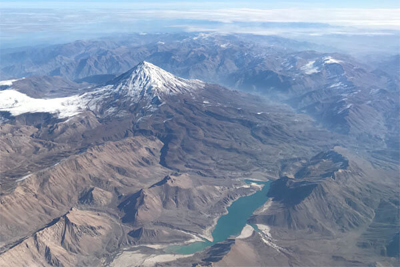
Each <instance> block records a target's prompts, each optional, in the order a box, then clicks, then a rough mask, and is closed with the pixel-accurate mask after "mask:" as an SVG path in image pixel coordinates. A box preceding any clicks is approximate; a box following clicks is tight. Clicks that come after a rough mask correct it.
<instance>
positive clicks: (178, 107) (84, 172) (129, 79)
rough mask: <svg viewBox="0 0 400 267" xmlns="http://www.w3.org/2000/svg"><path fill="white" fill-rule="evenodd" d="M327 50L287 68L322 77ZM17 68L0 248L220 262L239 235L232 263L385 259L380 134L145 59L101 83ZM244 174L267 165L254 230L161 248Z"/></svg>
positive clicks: (221, 203)
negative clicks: (20, 76)
mask: <svg viewBox="0 0 400 267" xmlns="http://www.w3.org/2000/svg"><path fill="white" fill-rule="evenodd" d="M221 38H222V37H221ZM204 42H208V41H206V40H205V41H204ZM212 42H214V40H213V41H212ZM85 47H86V44H82V49H84V48H85ZM85 49H86V48H85ZM136 52H137V53H139V51H136ZM65 53H67V52H65ZM67 54H68V53H67ZM312 56H315V55H314V54H313V55H312ZM325 57H327V56H324V57H323V59H321V60H319V61H318V60H315V63H312V64H309V63H306V64H305V65H307V64H309V65H307V69H305V70H304V69H302V67H298V69H300V70H302V71H307V72H313V73H311V74H310V75H313V74H317V73H316V71H320V72H322V73H321V74H318V75H320V76H321V77H320V78H318V79H325V80H326V79H330V77H331V76H332V75H336V76H338V75H342V74H343V75H344V73H347V72H346V71H343V68H346V67H339V66H341V65H340V64H339V63H337V62H338V61H339V60H342V59H333V58H325ZM299 64H300V63H299ZM314 64H315V65H314ZM328 65H334V66H328ZM336 65H339V66H336ZM303 66H304V65H303ZM300 70H298V71H300ZM293 71H294V70H293ZM29 79H31V78H26V79H25V80H20V81H15V82H11V85H9V87H7V88H5V89H4V90H2V91H0V99H1V100H0V102H1V106H0V111H1V116H2V119H1V125H0V134H1V135H0V153H1V154H0V155H1V157H0V160H1V165H2V166H5V168H3V169H1V177H2V180H1V184H0V185H1V195H0V202H1V206H0V209H1V210H0V214H1V222H2V223H1V224H0V228H1V231H0V233H1V235H0V244H1V252H0V253H1V254H0V261H1V262H10V260H11V259H12V261H11V262H13V264H14V265H16V266H18V265H24V264H27V263H28V262H36V263H37V264H41V265H44V266H73V265H77V266H93V265H101V264H103V265H111V266H113V265H114V266H129V264H131V263H132V260H133V261H135V262H142V263H143V265H152V264H151V262H152V260H154V261H156V262H159V263H160V264H161V265H162V264H164V265H171V266H188V265H192V264H197V263H198V264H201V265H207V264H210V263H211V262H213V264H216V265H230V264H232V262H236V261H238V258H237V257H238V256H237V255H239V254H237V252H239V251H244V252H246V254H247V255H253V256H252V257H241V258H240V260H241V264H243V265H245V266H252V265H260V264H261V265H262V263H265V262H267V261H268V260H267V258H272V261H271V262H273V263H274V264H275V265H285V264H286V265H294V266H299V265H302V266H303V265H304V264H306V265H310V266H311V265H313V266H320V265H356V264H360V265H369V264H378V263H379V264H380V263H384V264H392V265H395V264H396V259H395V258H391V257H392V256H391V255H394V254H393V250H394V249H395V248H396V241H395V238H396V234H397V232H396V231H395V229H396V227H398V220H397V218H396V217H395V215H394V213H393V216H392V215H390V216H388V217H387V212H386V211H392V210H394V209H396V208H398V205H399V204H398V203H399V199H398V195H396V193H397V191H396V187H395V186H394V185H395V183H396V181H397V178H398V174H397V171H398V169H397V167H398V166H397V160H396V157H397V156H398V154H396V151H395V149H394V148H393V149H391V148H387V147H385V146H382V144H383V142H382V141H381V140H375V141H374V142H371V143H360V142H359V140H357V138H355V136H358V135H353V134H352V133H351V132H342V134H339V133H336V132H330V131H328V130H326V129H325V128H322V127H319V126H318V125H316V124H315V121H314V120H313V119H311V118H310V117H309V116H307V115H305V114H296V113H295V112H294V111H293V109H292V108H290V107H289V106H288V105H285V104H278V103H270V102H267V100H265V99H264V98H260V97H257V96H252V95H249V94H246V93H243V92H238V91H231V90H228V89H226V88H224V87H221V86H218V85H213V84H208V83H205V82H202V81H199V80H188V79H183V78H179V77H176V76H174V75H173V74H171V73H169V72H167V71H165V70H163V69H161V68H159V67H157V66H155V65H154V64H152V63H148V62H142V63H140V64H139V65H137V66H135V67H134V68H133V69H131V70H129V71H127V72H125V73H123V74H121V75H120V76H118V77H116V78H114V79H112V80H110V81H108V82H107V83H105V84H104V85H97V86H94V85H90V86H88V87H86V88H82V87H80V86H81V85H79V86H77V87H75V83H74V84H72V83H71V86H72V87H71V90H70V91H68V90H67V89H66V88H65V90H64V89H62V88H64V82H60V87H59V88H60V92H59V94H56V95H52V92H51V91H50V90H47V89H43V90H42V91H39V90H38V89H37V87H30V86H28V85H26V87H23V86H22V85H21V83H22V82H25V83H27V82H30V80H29ZM43 79H45V78H43ZM46 79H47V78H46ZM50 79H56V80H57V82H59V78H49V80H50ZM304 79H305V80H306V78H304ZM338 79H339V78H338ZM340 79H341V78H340ZM346 79H347V78H343V80H340V81H339V80H334V82H343V83H345V82H346V81H347V80H346ZM26 80H27V81H26ZM273 80H274V81H275V80H276V81H278V80H280V78H276V79H275V78H274V79H273ZM55 83H56V82H55ZM24 86H25V85H24ZM29 88H32V91H30V90H29ZM291 90H292V89H290V90H289V92H291ZM75 92H76V93H75ZM290 94H291V93H290ZM43 95H44V96H45V98H41V96H43ZM49 95H52V96H51V97H49ZM313 99H315V98H313ZM389 102H390V101H389ZM29 103H34V104H31V105H29ZM387 103H388V102H384V103H383V104H382V105H381V107H382V110H386V108H388V109H391V108H392V106H390V105H389V104H387ZM343 127H346V126H343ZM375 129H376V130H377V134H378V133H379V134H380V131H382V134H383V136H384V135H385V134H388V132H390V131H389V130H388V128H385V127H384V128H382V129H381V128H379V127H375ZM344 133H345V134H344ZM368 138H370V140H374V138H375V137H371V136H368ZM377 148H379V149H377ZM249 177H251V178H254V179H260V180H263V181H266V180H268V179H272V180H275V181H274V182H273V183H272V185H271V190H270V192H269V196H270V197H271V200H270V201H269V202H267V203H266V204H265V205H264V206H263V207H261V208H260V209H259V210H257V211H256V212H255V213H254V215H253V217H252V218H251V219H250V221H249V222H251V223H254V224H257V225H258V226H259V232H253V233H252V234H251V235H249V236H247V237H244V238H243V237H242V238H241V239H239V238H238V239H235V238H233V237H232V239H228V240H226V241H225V242H222V243H219V244H216V245H215V246H212V247H210V248H207V249H206V250H204V251H200V252H198V253H196V254H194V255H189V256H187V257H185V258H179V257H176V255H175V256H174V255H172V256H171V255H168V254H167V256H166V255H165V254H166V252H165V251H164V250H163V249H164V248H165V246H168V245H172V244H183V243H184V242H193V241H199V240H200V241H201V240H202V239H203V238H205V239H209V238H210V236H211V234H210V233H211V231H212V229H213V227H214V226H215V223H216V220H217V219H218V218H219V217H220V216H221V215H223V214H224V213H226V208H227V207H228V206H229V205H230V204H231V203H232V202H233V201H235V200H236V199H238V198H239V197H241V196H246V195H249V194H252V193H254V192H255V190H258V189H259V188H258V187H257V185H247V184H245V183H244V181H243V180H244V179H245V178H249ZM376 177H379V179H377V178H376ZM83 218H88V220H85V219H83ZM383 224H384V225H383ZM378 233H384V234H383V235H382V236H378ZM293 236H295V237H296V238H293ZM397 236H398V234H397ZM294 240H297V241H296V242H294ZM350 241H351V242H350ZM347 242H350V243H349V244H350V245H348V246H346V248H341V247H343V246H341V244H347ZM89 244H90V245H89ZM303 244H304V246H303ZM319 247H320V248H321V250H318V248H319ZM319 251H322V252H323V253H324V255H323V256H321V257H320V259H318V257H317V254H318V252H319ZM382 251H383V252H382ZM307 253H308V254H307ZM353 253H354V255H356V256H350V255H353ZM21 254H29V255H31V256H30V257H29V258H21V259H19V258H18V257H16V256H15V255H21ZM235 255H236V256H235ZM305 255H310V257H309V259H306V258H305ZM152 257H158V258H156V259H158V260H155V259H153V258H152ZM165 257H166V258H167V260H165ZM169 257H172V258H169Z"/></svg>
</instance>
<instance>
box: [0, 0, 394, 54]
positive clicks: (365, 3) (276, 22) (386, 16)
mask: <svg viewBox="0 0 400 267" xmlns="http://www.w3.org/2000/svg"><path fill="white" fill-rule="evenodd" d="M398 14H400V0H396V1H394V0H379V1H378V0H362V1H361V0H347V1H346V0H335V1H333V0H332V1H317V0H303V1H276V0H275V1H270V0H253V1H224V0H219V1H207V0H206V1H198V0H197V1H194V0H189V1H162V0H157V1H155V0H146V1H142V0H136V1H128V0H119V1H105V0H86V1H77V0H70V1H57V0H41V1H18V0H17V1H15V0H14V1H11V0H0V48H8V47H14V46H24V45H27V44H30V45H31V44H41V43H52V42H53V43H56V42H67V41H71V40H76V39H82V38H96V37H100V36H107V35H110V34H113V33H130V32H176V31H217V32H248V33H255V34H264V35H310V36H315V35H321V34H324V35H327V34H344V35H345V34H365V35H388V34H389V35H390V34H397V33H393V31H398V30H400V16H399V15H398Z"/></svg>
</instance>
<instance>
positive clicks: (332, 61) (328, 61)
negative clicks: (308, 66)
mask: <svg viewBox="0 0 400 267" xmlns="http://www.w3.org/2000/svg"><path fill="white" fill-rule="evenodd" d="M324 63H325V64H339V63H342V61H341V60H338V59H334V58H333V57H331V56H328V57H324Z"/></svg>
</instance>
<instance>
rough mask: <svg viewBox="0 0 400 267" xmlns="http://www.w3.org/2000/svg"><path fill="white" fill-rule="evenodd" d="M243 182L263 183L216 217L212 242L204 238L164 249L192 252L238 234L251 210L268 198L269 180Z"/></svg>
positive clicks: (182, 252) (184, 252)
mask: <svg viewBox="0 0 400 267" xmlns="http://www.w3.org/2000/svg"><path fill="white" fill-rule="evenodd" d="M245 182H246V183H257V184H264V186H263V187H262V189H261V190H260V191H257V192H256V193H254V194H252V195H250V196H245V197H241V198H239V199H238V200H236V201H234V202H233V203H232V205H230V206H229V207H228V213H227V214H225V215H223V216H221V217H220V218H219V219H218V221H217V225H216V226H215V228H214V230H213V232H212V237H213V242H210V241H208V240H204V241H203V242H194V243H191V244H189V245H184V246H171V247H168V248H167V249H166V252H168V253H177V254H192V253H195V252H197V251H201V250H203V249H205V248H207V247H210V246H212V245H214V244H216V243H218V242H221V241H224V240H225V239H227V238H228V237H230V236H237V235H239V234H240V233H241V232H242V229H243V227H244V226H245V225H246V223H247V220H248V219H249V218H250V216H251V215H252V214H253V212H254V211H255V210H256V209H258V208H259V207H261V206H262V205H263V204H264V203H265V202H266V201H267V200H268V197H267V193H268V190H269V186H270V182H260V181H253V180H245Z"/></svg>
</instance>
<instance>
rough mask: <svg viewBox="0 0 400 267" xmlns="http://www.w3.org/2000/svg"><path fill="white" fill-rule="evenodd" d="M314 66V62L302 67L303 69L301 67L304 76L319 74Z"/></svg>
mask: <svg viewBox="0 0 400 267" xmlns="http://www.w3.org/2000/svg"><path fill="white" fill-rule="evenodd" d="M314 64H315V60H313V61H310V62H308V63H307V64H306V65H304V66H303V67H301V70H302V71H303V72H304V73H305V74H308V75H310V74H313V73H317V72H319V70H318V68H317V67H315V66H314Z"/></svg>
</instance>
